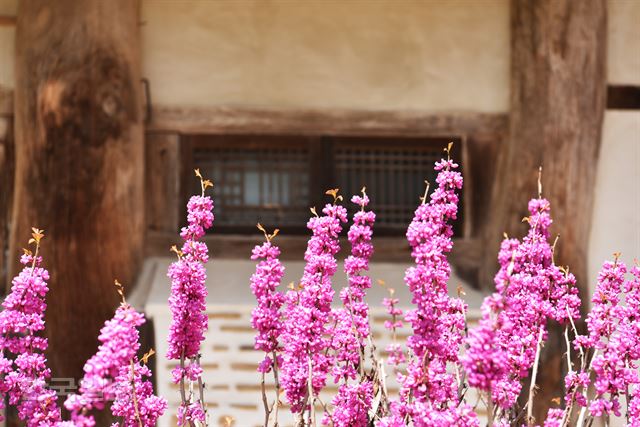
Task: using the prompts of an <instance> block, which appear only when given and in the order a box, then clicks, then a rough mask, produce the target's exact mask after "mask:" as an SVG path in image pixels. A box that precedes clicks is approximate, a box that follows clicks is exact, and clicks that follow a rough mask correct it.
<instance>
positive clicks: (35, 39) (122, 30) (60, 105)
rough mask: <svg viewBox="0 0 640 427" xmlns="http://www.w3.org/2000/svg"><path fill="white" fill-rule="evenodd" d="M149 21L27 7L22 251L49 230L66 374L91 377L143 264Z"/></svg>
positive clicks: (21, 95)
mask: <svg viewBox="0 0 640 427" xmlns="http://www.w3.org/2000/svg"><path fill="white" fill-rule="evenodd" d="M138 22H139V18H138V3H137V2H136V1H129V0H113V1H108V2H105V1H102V0H87V1H82V2H77V1H74V0H61V1H58V2H55V4H53V3H49V2H40V1H38V0H24V1H21V2H20V3H19V10H18V22H17V29H16V52H17V55H16V92H15V112H16V132H15V136H16V181H15V203H14V210H13V218H15V222H14V226H13V227H12V233H11V240H10V242H11V244H10V255H11V257H12V259H15V258H17V255H18V253H19V249H20V248H21V247H22V246H24V245H25V244H26V241H27V239H28V238H29V230H30V227H32V226H37V227H39V228H42V229H44V230H45V234H46V236H45V238H44V240H43V248H42V254H43V256H44V266H45V267H46V268H47V269H49V270H50V272H51V281H50V288H51V291H50V293H49V295H48V298H47V304H48V309H47V314H46V321H47V330H46V331H47V335H48V338H49V351H48V358H49V363H50V367H51V368H52V371H53V376H54V377H64V378H76V379H77V378H79V377H80V376H81V375H82V366H83V364H84V362H85V360H86V359H87V358H88V357H89V356H90V355H91V354H93V353H94V352H95V350H96V345H97V339H96V337H97V336H98V331H99V329H100V327H101V326H102V324H103V322H104V321H105V320H106V319H107V318H109V317H111V316H112V314H113V310H114V308H115V307H116V306H117V304H118V297H117V294H116V293H115V290H114V289H113V280H114V279H115V278H117V279H119V280H120V281H121V282H122V283H124V284H126V285H129V284H132V283H134V279H135V277H136V273H137V270H138V268H139V264H140V262H141V259H142V245H143V238H144V193H143V185H144V170H143V169H144V167H143V165H144V145H143V131H142V123H141V119H142V114H141V102H140V93H139V88H140V85H139V82H140V65H139V62H140V59H139V58H140V52H139V28H138ZM17 268H18V266H17V265H14V266H13V272H15V271H16V269H17ZM98 425H107V424H106V423H105V422H104V421H99V422H98Z"/></svg>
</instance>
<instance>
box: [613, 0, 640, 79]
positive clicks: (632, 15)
mask: <svg viewBox="0 0 640 427" xmlns="http://www.w3.org/2000/svg"><path fill="white" fill-rule="evenodd" d="M608 6H609V9H608V16H609V30H608V33H609V39H608V46H607V48H608V52H607V53H608V55H609V57H608V63H607V65H608V67H607V73H608V79H609V82H610V83H613V84H634V85H640V1H638V0H609V4H608Z"/></svg>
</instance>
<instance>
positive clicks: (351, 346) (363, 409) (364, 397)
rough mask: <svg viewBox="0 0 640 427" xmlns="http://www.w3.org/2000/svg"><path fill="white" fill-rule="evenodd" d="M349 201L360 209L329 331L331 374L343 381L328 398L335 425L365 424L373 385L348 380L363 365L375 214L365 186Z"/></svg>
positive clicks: (353, 226)
mask: <svg viewBox="0 0 640 427" xmlns="http://www.w3.org/2000/svg"><path fill="white" fill-rule="evenodd" d="M351 201H352V202H353V203H355V204H356V205H357V206H358V207H359V208H360V210H359V211H358V212H356V213H355V214H354V215H353V224H352V225H351V227H350V228H349V233H348V238H349V242H350V243H351V255H350V256H349V257H347V259H346V260H345V261H344V270H345V272H346V273H347V277H348V280H349V285H348V286H347V287H345V288H343V289H342V290H341V292H340V299H341V300H342V304H343V308H339V309H334V310H333V318H334V321H335V324H336V326H335V328H334V330H333V334H332V335H333V342H332V344H333V348H334V350H335V360H334V365H333V375H334V382H335V383H336V384H339V383H340V382H341V381H342V383H341V384H340V386H339V389H338V393H337V394H336V395H335V396H334V398H333V399H332V401H331V403H332V404H333V406H334V408H335V409H334V412H333V416H332V417H331V419H332V421H333V423H334V425H344V426H366V425H367V414H368V411H369V405H370V403H371V400H372V399H373V396H372V394H373V385H372V383H371V381H370V380H369V379H366V378H361V380H360V381H359V384H351V383H350V382H349V380H355V379H356V378H357V376H358V372H359V371H360V372H362V370H363V369H364V366H363V364H364V349H365V346H366V345H367V342H368V340H369V333H370V330H369V306H368V305H367V303H366V302H365V301H364V298H365V296H366V292H367V289H369V288H370V287H371V278H370V277H369V276H368V275H367V274H363V272H366V271H367V270H368V269H369V260H370V259H371V256H372V255H373V245H372V244H371V238H372V236H373V230H372V227H373V224H374V222H375V218H376V216H375V213H374V212H372V211H365V207H366V206H367V205H368V204H369V197H368V196H367V195H366V193H365V192H364V190H363V194H362V196H353V198H352V199H351ZM325 421H327V422H328V421H329V420H328V419H327V420H325Z"/></svg>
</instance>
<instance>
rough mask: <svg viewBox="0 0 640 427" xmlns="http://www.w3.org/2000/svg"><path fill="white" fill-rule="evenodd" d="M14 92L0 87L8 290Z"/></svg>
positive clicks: (0, 251)
mask: <svg viewBox="0 0 640 427" xmlns="http://www.w3.org/2000/svg"><path fill="white" fill-rule="evenodd" d="M13 160H14V155H13V92H12V91H10V90H6V89H4V88H3V87H2V86H0V289H1V290H2V291H4V289H6V284H7V280H9V281H10V278H8V277H7V259H6V252H7V248H8V246H9V239H8V237H9V224H10V222H11V215H10V214H11V203H12V201H13V166H14V161H13Z"/></svg>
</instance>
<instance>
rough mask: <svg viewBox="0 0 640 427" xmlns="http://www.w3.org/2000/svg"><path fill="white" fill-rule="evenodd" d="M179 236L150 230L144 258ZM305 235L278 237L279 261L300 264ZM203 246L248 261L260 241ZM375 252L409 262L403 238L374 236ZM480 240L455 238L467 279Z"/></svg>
mask: <svg viewBox="0 0 640 427" xmlns="http://www.w3.org/2000/svg"><path fill="white" fill-rule="evenodd" d="M178 239H179V236H178V235H177V234H176V233H175V232H165V231H150V232H148V233H147V245H146V251H145V255H146V256H167V255H168V254H169V253H170V251H169V248H171V246H172V245H175V244H176V242H177V240H178ZM308 239H309V236H291V235H279V236H278V246H279V247H280V249H281V251H282V256H281V259H282V260H284V261H302V260H303V258H304V252H305V249H306V247H307V240H308ZM343 240H344V241H343V242H341V244H342V246H343V247H348V245H349V243H348V241H347V240H346V239H343ZM204 241H205V243H206V244H207V245H208V246H209V248H211V257H212V258H215V259H248V258H247V257H248V256H249V255H250V254H251V250H252V249H253V247H254V246H255V245H257V244H260V243H261V242H262V241H263V237H262V236H261V235H260V234H259V233H254V234H253V235H244V234H242V235H241V234H235V235H234V234H231V235H230V234H227V235H221V234H208V235H206V236H205V237H204ZM373 243H374V245H375V248H376V250H375V253H374V255H373V262H406V263H411V262H412V260H411V248H410V247H409V244H408V243H407V239H406V238H404V237H384V236H374V240H373ZM481 244H482V241H481V240H480V239H466V238H455V239H454V245H453V251H452V254H451V257H450V258H451V263H452V264H453V265H454V267H455V268H456V272H457V273H458V274H459V275H461V276H463V278H464V276H467V274H468V272H470V271H472V272H474V273H475V272H476V271H477V268H478V264H479V262H480V258H481V253H482V247H481ZM347 255H349V252H348V251H341V252H340V253H339V254H338V257H339V258H344V257H345V256H347Z"/></svg>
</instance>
